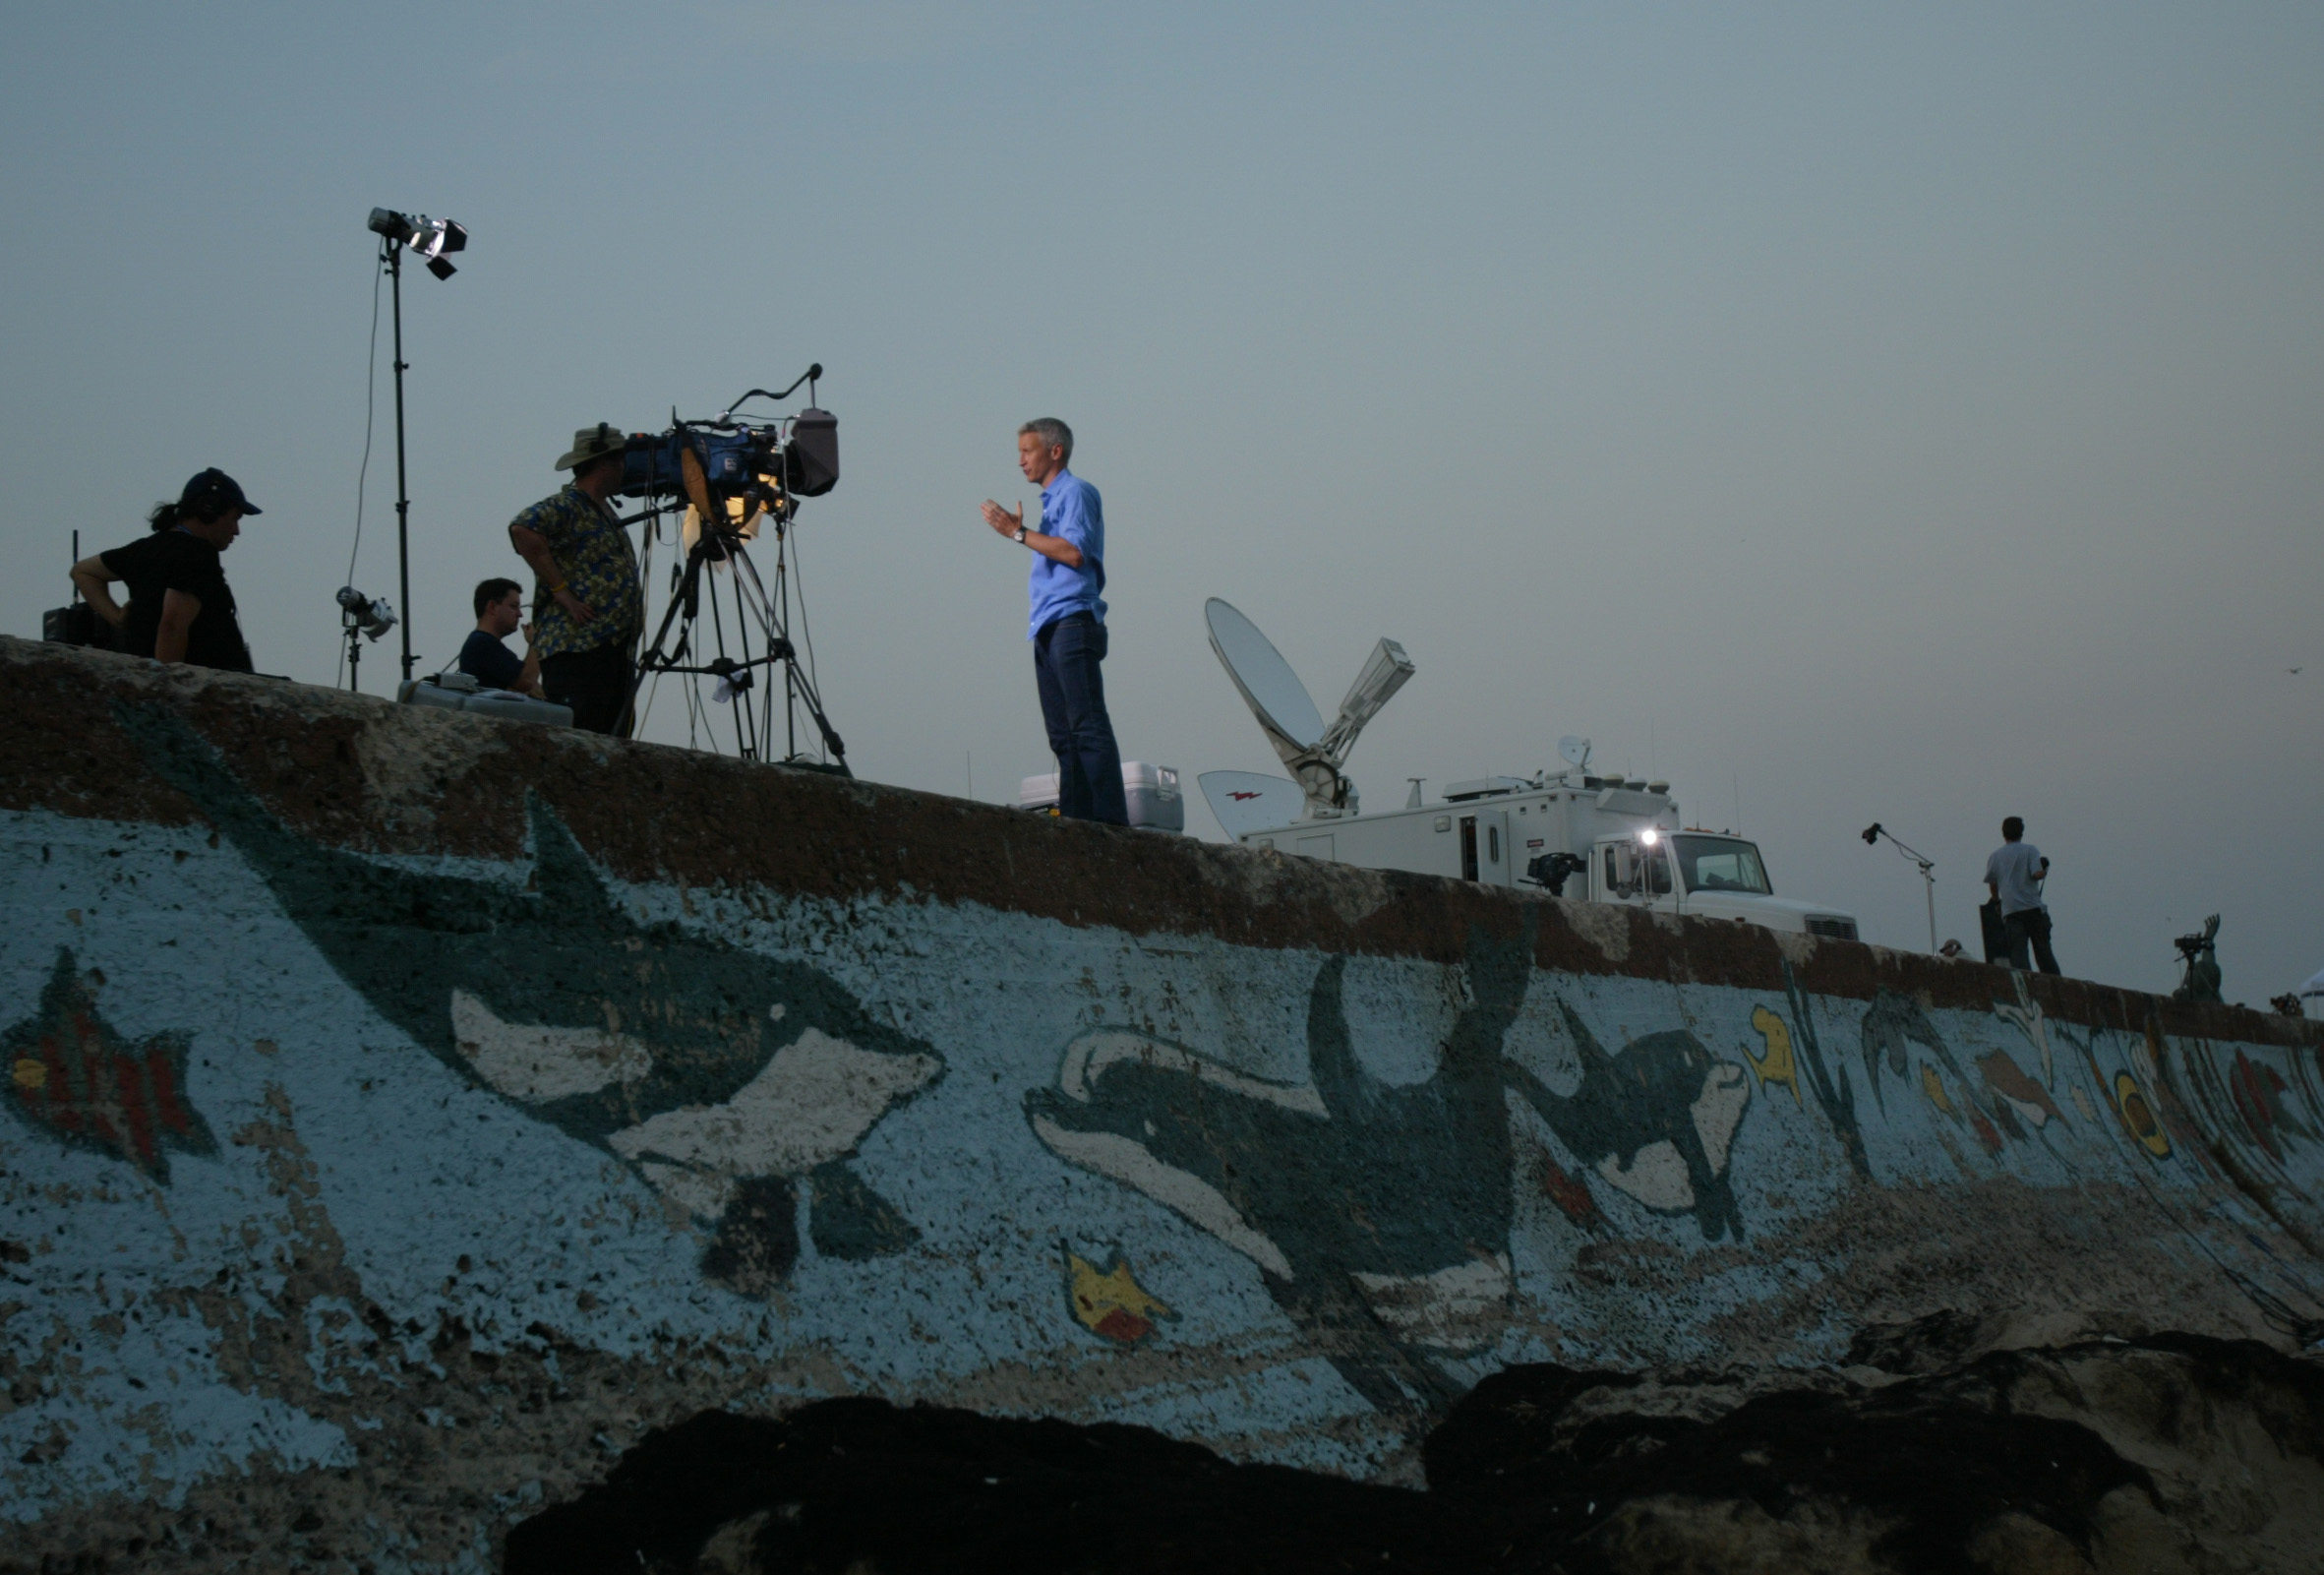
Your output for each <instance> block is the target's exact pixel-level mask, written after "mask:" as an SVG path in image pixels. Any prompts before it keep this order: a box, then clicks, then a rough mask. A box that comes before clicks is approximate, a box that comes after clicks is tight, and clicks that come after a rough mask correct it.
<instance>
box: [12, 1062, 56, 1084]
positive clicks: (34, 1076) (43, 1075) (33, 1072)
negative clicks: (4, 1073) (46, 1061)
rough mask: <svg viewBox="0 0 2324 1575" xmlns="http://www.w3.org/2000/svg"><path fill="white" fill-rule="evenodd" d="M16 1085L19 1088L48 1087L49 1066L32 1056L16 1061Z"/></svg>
mask: <svg viewBox="0 0 2324 1575" xmlns="http://www.w3.org/2000/svg"><path fill="white" fill-rule="evenodd" d="M16 1086H17V1087H19V1088H46V1087H47V1086H48V1068H47V1067H46V1066H43V1065H42V1064H41V1063H40V1062H38V1061H36V1060H32V1059H31V1058H30V1057H29V1056H28V1057H27V1058H25V1059H24V1060H20V1061H18V1062H17V1063H16Z"/></svg>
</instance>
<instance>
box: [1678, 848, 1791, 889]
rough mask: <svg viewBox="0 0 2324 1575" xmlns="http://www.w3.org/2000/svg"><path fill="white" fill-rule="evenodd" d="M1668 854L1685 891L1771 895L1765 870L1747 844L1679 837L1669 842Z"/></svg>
mask: <svg viewBox="0 0 2324 1575" xmlns="http://www.w3.org/2000/svg"><path fill="white" fill-rule="evenodd" d="M1670 850H1671V852H1672V853H1674V854H1676V855H1677V856H1678V861H1679V877H1680V878H1681V879H1683V880H1685V881H1686V882H1687V889H1688V890H1689V891H1749V892H1753V893H1756V894H1758V895H1759V896H1763V897H1764V896H1773V895H1774V888H1773V887H1771V886H1769V885H1768V884H1767V871H1766V867H1765V866H1763V865H1762V864H1760V863H1759V850H1758V848H1757V847H1756V846H1754V845H1753V844H1751V843H1749V842H1740V841H1737V840H1736V839H1735V838H1733V837H1687V836H1679V837H1672V838H1671V839H1670Z"/></svg>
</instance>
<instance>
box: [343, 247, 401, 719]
mask: <svg viewBox="0 0 2324 1575" xmlns="http://www.w3.org/2000/svg"><path fill="white" fill-rule="evenodd" d="M380 251H381V253H382V254H383V257H384V259H385V261H386V262H387V300H388V302H389V303H390V304H389V307H388V314H389V316H390V317H392V318H393V320H394V323H395V356H394V359H393V360H392V361H390V362H389V363H388V364H389V365H390V366H392V367H393V368H394V369H395V594H396V595H397V596H399V597H401V598H402V600H403V605H404V606H406V607H409V606H410V605H411V489H410V488H409V486H407V485H406V484H405V482H404V476H403V252H402V250H401V248H399V247H397V246H396V244H395V243H394V242H393V241H390V240H382V241H381V242H380ZM375 342H376V341H375ZM347 637H348V638H349V639H350V640H352V639H353V638H354V637H355V636H354V635H353V634H352V633H350V634H349V635H348V636H347ZM411 660H412V658H411V626H410V625H409V624H406V625H404V626H403V676H404V677H405V678H406V679H409V678H410V677H411Z"/></svg>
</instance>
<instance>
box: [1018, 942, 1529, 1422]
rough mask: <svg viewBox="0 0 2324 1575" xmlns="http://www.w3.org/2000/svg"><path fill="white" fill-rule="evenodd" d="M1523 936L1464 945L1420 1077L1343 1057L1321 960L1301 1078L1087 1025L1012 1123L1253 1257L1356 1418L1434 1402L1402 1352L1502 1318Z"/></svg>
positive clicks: (1471, 1332) (1335, 1002)
mask: <svg viewBox="0 0 2324 1575" xmlns="http://www.w3.org/2000/svg"><path fill="white" fill-rule="evenodd" d="M1527 939H1529V931H1528V936H1527V938H1525V939H1510V940H1494V939H1488V938H1486V937H1484V936H1482V935H1479V936H1476V937H1474V938H1473V939H1472V940H1471V943H1470V948H1469V960H1468V971H1469V982H1470V994H1471V997H1472V1003H1471V1004H1470V1005H1469V1006H1468V1007H1467V1008H1466V1009H1464V1010H1463V1011H1462V1012H1461V1013H1460V1017H1459V1018H1458V1019H1457V1020H1456V1021H1455V1023H1454V1025H1453V1031H1452V1034H1451V1035H1450V1037H1449V1038H1448V1039H1447V1041H1446V1043H1445V1050H1444V1060H1443V1064H1442V1065H1441V1066H1440V1067H1439V1068H1438V1070H1437V1072H1436V1075H1435V1076H1433V1077H1431V1078H1430V1079H1429V1080H1428V1081H1427V1082H1425V1083H1420V1084H1416V1085H1411V1086H1402V1087H1400V1086H1396V1085H1392V1084H1388V1083H1384V1082H1382V1081H1380V1080H1379V1079H1377V1078H1375V1077H1373V1076H1371V1075H1370V1074H1369V1073H1367V1072H1366V1071H1365V1070H1364V1069H1363V1068H1362V1066H1361V1065H1359V1064H1358V1063H1357V1061H1356V1059H1355V1051H1354V1047H1353V1044H1352V1042H1351V1040H1350V1038H1349V1034H1348V1029H1347V1016H1346V1011H1345V1007H1344V1005H1343V1003H1342V1000H1341V984H1342V980H1343V977H1344V975H1345V973H1346V971H1347V959H1346V958H1344V957H1331V958H1327V959H1326V960H1325V961H1324V963H1323V965H1322V966H1321V967H1320V968H1319V969H1318V970H1317V972H1316V977H1315V983H1314V985H1313V987H1312V988H1311V989H1310V990H1309V992H1308V1004H1307V1046H1308V1061H1309V1078H1310V1080H1309V1081H1308V1082H1306V1083H1298V1084H1294V1083H1276V1082H1270V1081H1267V1080H1266V1079H1263V1078H1257V1077H1251V1076H1248V1075H1245V1074H1243V1073H1240V1072H1236V1071H1233V1070H1230V1069H1229V1068H1227V1067H1225V1066H1222V1065H1221V1064H1220V1063H1218V1062H1217V1061H1215V1060H1211V1059H1209V1058H1207V1057H1203V1056H1200V1055H1198V1054H1196V1053H1195V1052H1193V1051H1191V1050H1188V1049H1186V1048H1184V1047H1183V1046H1177V1045H1171V1044H1167V1043H1164V1042H1162V1041H1160V1040H1156V1039H1152V1038H1149V1037H1147V1036H1145V1035H1141V1034H1134V1033H1127V1032H1121V1031H1099V1032H1096V1033H1092V1034H1085V1035H1083V1036H1082V1037H1081V1038H1079V1039H1077V1040H1075V1041H1074V1042H1073V1044H1071V1045H1070V1046H1068V1047H1067V1048H1066V1051H1065V1057H1064V1062H1063V1066H1062V1068H1061V1070H1060V1073H1059V1076H1058V1086H1056V1087H1054V1088H1037V1089H1034V1090H1033V1091H1032V1092H1031V1093H1029V1094H1028V1095H1027V1096H1026V1099H1025V1112H1026V1117H1027V1120H1028V1121H1031V1123H1032V1126H1033V1130H1034V1134H1035V1135H1036V1136H1038V1137H1039V1138H1040V1139H1041V1141H1042V1142H1043V1144H1045V1145H1046V1146H1047V1147H1048V1148H1049V1150H1050V1151H1051V1152H1052V1153H1054V1154H1056V1155H1057V1157H1058V1158H1060V1159H1062V1160H1065V1161H1066V1162H1068V1163H1069V1164H1073V1165H1076V1166H1079V1167H1081V1168H1082V1169H1084V1170H1089V1171H1094V1172H1096V1173H1098V1174H1100V1175H1102V1176H1107V1177H1110V1178H1112V1179H1113V1180H1114V1181H1120V1182H1122V1183H1123V1184H1125V1185H1128V1186H1131V1187H1134V1188H1136V1189H1137V1190H1139V1191H1141V1192H1143V1193H1145V1194H1146V1195H1147V1196H1149V1197H1151V1198H1153V1199H1154V1200H1155V1201H1157V1202H1159V1203H1161V1204H1162V1205H1163V1206H1164V1207H1167V1208H1169V1209H1171V1210H1173V1211H1174V1212H1176V1213H1177V1214H1179V1215H1180V1216H1182V1217H1183V1218H1184V1219H1186V1220H1187V1221H1188V1222H1189V1223H1191V1224H1193V1225H1196V1226H1198V1227H1200V1228H1201V1229H1203V1230H1205V1231H1208V1232H1209V1233H1210V1234H1211V1235H1213V1236H1215V1237H1217V1238H1219V1240H1221V1241H1222V1242H1225V1243H1226V1244H1227V1245H1228V1246H1231V1247H1233V1248H1234V1249H1235V1250H1236V1251H1238V1252H1240V1253H1242V1254H1243V1255H1244V1256H1245V1257H1247V1258H1249V1259H1251V1260H1252V1261H1253V1262H1254V1263H1256V1264H1257V1265H1258V1266H1259V1270H1260V1273H1261V1275H1262V1277H1263V1279H1264V1280H1265V1283H1266V1286H1267V1290H1268V1292H1269V1294H1270V1295H1271V1296H1272V1297H1273V1298H1274V1299H1275V1302H1276V1303H1277V1305H1279V1306H1281V1308H1282V1309H1283V1310H1284V1311H1285V1312H1286V1313H1287V1314H1289V1316H1290V1318H1291V1320H1292V1322H1293V1323H1294V1324H1296V1325H1297V1326H1298V1327H1299V1329H1300V1332H1301V1333H1302V1334H1303V1335H1305V1336H1306V1337H1308V1338H1309V1339H1310V1340H1312V1341H1314V1342H1315V1343H1316V1344H1317V1345H1319V1346H1320V1347H1321V1348H1322V1350H1323V1352H1324V1354H1325V1355H1326V1357H1327V1358H1328V1359H1329V1360H1330V1362H1331V1363H1332V1365H1333V1366H1334V1367H1335V1368H1337V1369H1338V1370H1339V1372H1340V1374H1341V1377H1343V1378H1345V1379H1346V1380H1347V1382H1348V1384H1349V1385H1350V1386H1351V1387H1352V1388H1354V1390H1355V1391H1356V1392H1357V1393H1358V1394H1360V1395H1362V1396H1363V1398H1364V1399H1365V1400H1366V1401H1368V1402H1369V1403H1370V1404H1371V1405H1372V1406H1373V1407H1374V1408H1375V1409H1377V1410H1379V1411H1381V1412H1384V1413H1389V1414H1413V1413H1417V1414H1420V1415H1427V1414H1432V1413H1435V1412H1438V1411H1441V1410H1442V1409H1443V1408H1445V1407H1446V1406H1449V1405H1450V1404H1451V1403H1452V1402H1453V1401H1454V1400H1455V1399H1457V1398H1459V1396H1460V1389H1461V1386H1460V1384H1458V1383H1455V1382H1454V1381H1452V1380H1451V1379H1450V1378H1449V1377H1448V1376H1447V1375H1446V1374H1445V1373H1444V1372H1443V1371H1442V1370H1440V1369H1439V1368H1438V1367H1437V1365H1436V1364H1435V1363H1433V1362H1431V1361H1427V1360H1425V1359H1424V1358H1423V1357H1422V1356H1421V1355H1420V1354H1419V1353H1418V1351H1416V1350H1415V1349H1414V1348H1433V1349H1462V1348H1473V1347H1474V1346H1477V1345H1481V1344H1484V1343H1487V1341H1489V1339H1490V1338H1491V1337H1492V1336H1494V1335H1496V1334H1498V1332H1499V1329H1500V1326H1501V1323H1502V1321H1503V1320H1504V1319H1505V1318H1506V1303H1507V1300H1508V1296H1509V1291H1510V1285H1511V1278H1510V1263H1509V1223H1510V1215H1511V1211H1512V1208H1513V1201H1512V1196H1511V1186H1510V1134H1509V1116H1508V1112H1507V1110H1506V1109H1505V1108H1504V1105H1503V1101H1502V1079H1501V1069H1500V1068H1501V1042H1502V1038H1503V1036H1504V1035H1505V1034H1506V1033H1507V1032H1508V1030H1509V1025H1510V1023H1511V1022H1512V1021H1514V1020H1515V1019H1516V1017H1517V1013H1518V1008H1519V1006H1520V1004H1522V1002H1523V1000H1524V994H1525V983H1526V972H1527V967H1528V957H1529V954H1530V952H1531V947H1530V945H1529V944H1527Z"/></svg>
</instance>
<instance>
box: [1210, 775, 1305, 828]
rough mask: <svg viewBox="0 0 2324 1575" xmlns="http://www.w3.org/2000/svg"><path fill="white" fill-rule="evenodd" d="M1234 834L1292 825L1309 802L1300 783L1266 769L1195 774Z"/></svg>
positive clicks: (1214, 810) (1222, 824) (1213, 810)
mask: <svg viewBox="0 0 2324 1575" xmlns="http://www.w3.org/2000/svg"><path fill="white" fill-rule="evenodd" d="M1195 780H1196V781H1197V782H1199V783H1201V784H1202V790H1203V797H1204V798H1206V799H1208V800H1209V801H1210V804H1211V813H1212V814H1213V815H1215V816H1217V817H1218V818H1219V827H1220V829H1221V830H1222V831H1224V832H1225V833H1226V834H1227V835H1228V836H1230V837H1241V836H1243V835H1244V834H1245V833H1247V832H1251V831H1270V830H1273V829H1275V828H1276V827H1278V826H1285V825H1289V824H1290V823H1291V822H1292V821H1293V820H1296V819H1298V818H1299V812H1300V811H1301V810H1303V809H1305V808H1306V806H1307V794H1306V793H1305V792H1304V791H1303V790H1302V789H1301V788H1300V786H1299V784H1298V783H1296V782H1292V781H1287V780H1285V779H1284V778H1282V777H1280V776H1269V775H1267V774H1266V773H1265V772H1264V771H1205V772H1204V773H1203V774H1202V775H1200V776H1198V777H1196V778H1195Z"/></svg>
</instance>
